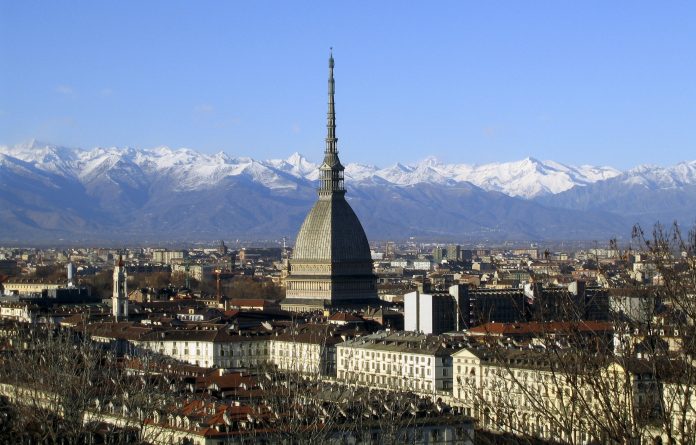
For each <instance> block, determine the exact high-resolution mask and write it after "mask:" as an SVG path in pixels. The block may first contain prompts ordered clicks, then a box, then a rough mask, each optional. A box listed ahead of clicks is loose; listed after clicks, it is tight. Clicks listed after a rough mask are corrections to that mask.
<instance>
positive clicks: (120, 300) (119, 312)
mask: <svg viewBox="0 0 696 445" xmlns="http://www.w3.org/2000/svg"><path fill="white" fill-rule="evenodd" d="M126 278H128V274H127V273H126V267H125V265H124V263H123V256H121V255H119V256H118V260H117V261H116V264H115V265H114V293H113V294H112V295H111V313H112V315H113V316H114V320H115V321H122V320H128V285H127V283H126Z"/></svg>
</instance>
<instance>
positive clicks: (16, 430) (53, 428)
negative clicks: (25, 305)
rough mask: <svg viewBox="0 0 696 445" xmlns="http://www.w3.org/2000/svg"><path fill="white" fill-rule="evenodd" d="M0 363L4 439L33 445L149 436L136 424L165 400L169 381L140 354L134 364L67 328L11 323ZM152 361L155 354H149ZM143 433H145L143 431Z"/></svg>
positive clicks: (123, 440)
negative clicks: (7, 421)
mask: <svg viewBox="0 0 696 445" xmlns="http://www.w3.org/2000/svg"><path fill="white" fill-rule="evenodd" d="M10 341H11V346H12V348H11V352H12V353H11V354H7V355H5V356H4V357H3V363H2V367H0V385H2V393H3V394H2V395H3V396H4V397H5V398H6V401H7V402H8V405H9V406H11V410H10V412H15V413H16V415H15V416H13V419H12V420H13V422H12V424H11V426H10V427H9V428H8V431H7V432H6V434H7V435H8V437H9V438H11V439H13V440H16V441H21V440H25V439H26V440H30V441H36V442H39V443H65V444H73V443H74V444H78V443H86V442H88V441H90V440H92V439H94V438H95V437H97V436H102V438H103V440H107V441H108V443H114V444H117V443H134V442H135V443H139V442H142V443H144V442H151V441H152V439H153V437H151V436H152V434H154V432H153V431H152V430H147V429H145V428H143V426H144V422H145V420H146V418H147V416H149V415H151V412H152V410H153V409H154V408H155V407H158V406H162V405H163V404H165V403H166V399H167V398H168V396H169V394H170V392H169V391H168V390H169V389H170V382H169V381H168V380H167V379H165V378H164V377H162V376H161V375H158V374H157V373H156V372H155V371H156V370H157V369H158V367H157V366H154V363H153V362H151V361H149V358H148V357H147V356H144V357H142V358H141V359H139V363H140V365H139V366H138V367H135V368H133V367H129V366H125V362H124V360H123V359H122V358H119V357H117V356H116V354H115V353H114V352H113V351H111V350H109V349H108V348H107V349H105V348H104V347H103V346H102V345H100V344H98V343H95V342H93V341H91V340H89V339H85V338H83V337H81V336H80V335H77V334H76V333H74V332H73V331H70V330H62V329H58V328H54V327H51V326H29V327H19V328H18V329H17V331H16V334H15V335H13V336H12V337H11V338H10ZM153 360H158V359H157V358H154V359H153ZM148 435H149V436H148Z"/></svg>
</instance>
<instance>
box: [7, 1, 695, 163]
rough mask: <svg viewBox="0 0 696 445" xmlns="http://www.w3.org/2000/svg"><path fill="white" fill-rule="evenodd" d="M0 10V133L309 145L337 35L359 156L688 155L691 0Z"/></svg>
mask: <svg viewBox="0 0 696 445" xmlns="http://www.w3.org/2000/svg"><path fill="white" fill-rule="evenodd" d="M399 6H400V5H399ZM0 8H2V14H0V16H1V17H2V18H0V21H1V22H2V25H3V26H1V27H0V28H2V31H0V33H1V34H0V37H2V41H3V42H5V43H3V44H1V45H2V46H0V51H1V52H2V54H3V56H2V58H3V59H4V60H5V61H6V62H7V64H6V66H8V67H9V68H10V69H7V70H4V71H3V73H2V74H0V133H2V134H3V135H4V137H3V140H1V141H0V143H1V144H8V145H13V144H16V143H19V142H22V141H25V140H28V139H31V138H37V139H39V140H43V141H46V142H49V143H54V144H58V145H66V146H77V147H81V148H85V149H88V148H91V147H93V146H138V147H154V146H160V145H168V146H171V147H173V148H178V147H184V146H185V147H189V148H193V149H197V150H200V151H202V152H205V153H213V152H217V151H224V152H227V153H229V154H230V155H233V156H234V155H247V156H252V157H254V158H256V159H271V158H285V157H286V156H287V155H288V154H290V153H292V152H294V151H298V152H300V153H302V154H305V155H309V157H310V159H312V156H311V154H313V153H316V152H317V151H318V149H319V148H320V147H321V139H322V138H323V132H324V131H325V129H324V128H323V125H322V124H321V123H318V122H320V120H318V119H317V116H320V115H321V114H322V113H323V110H324V109H325V97H324V96H323V94H321V91H320V90H318V89H317V88H316V85H317V84H319V83H320V82H322V81H325V80H323V79H321V67H322V66H323V64H324V62H325V58H326V54H327V53H328V48H329V47H330V46H333V47H334V49H335V51H336V54H337V55H339V56H340V57H339V58H338V61H339V62H338V64H339V65H338V67H339V68H340V71H339V75H338V76H337V80H338V81H339V82H340V84H341V88H340V89H339V91H337V98H338V100H339V101H340V102H341V109H340V110H339V113H338V119H339V120H340V122H341V129H342V130H341V146H342V147H343V153H344V157H345V162H347V163H351V162H359V163H370V164H376V165H380V166H387V165H391V164H393V162H395V161H401V162H405V163H409V162H410V163H412V162H416V161H418V160H420V159H423V158H425V157H427V156H436V157H438V158H439V159H441V160H443V161H444V162H451V163H454V162H457V163H471V164H483V163H488V162H500V161H511V160H516V159H522V158H525V157H527V156H531V157H535V158H539V159H552V160H555V161H558V162H562V163H566V164H571V165H580V164H593V165H610V166H612V167H616V168H619V169H625V168H630V167H633V166H635V165H638V164H645V163H649V164H657V165H671V164H675V163H677V162H679V161H683V160H690V159H692V158H693V155H691V151H692V148H691V146H693V145H694V139H695V137H694V135H693V134H692V132H689V130H688V129H689V125H690V124H689V123H690V122H692V121H693V118H694V117H695V114H696V110H695V109H694V106H693V103H694V100H693V99H694V98H696V89H695V88H694V86H693V85H692V82H691V81H690V79H692V78H693V77H694V74H696V65H695V64H694V63H693V61H691V60H690V58H689V57H688V54H689V52H688V49H689V47H690V46H692V44H693V42H694V41H696V38H695V37H696V34H695V31H694V30H693V29H689V27H688V20H687V18H688V17H689V15H690V14H689V12H690V9H692V6H691V5H680V6H675V5H670V7H669V8H665V7H663V8H659V9H658V8H651V7H650V6H647V5H645V4H635V3H631V5H630V8H629V7H626V6H625V5H619V4H616V5H609V6H607V5H603V4H594V5H587V4H584V5H583V6H582V7H581V6H577V5H567V4H566V5H556V4H550V3H539V4H535V5H531V6H530V5H512V4H507V5H485V6H483V5H458V4H454V3H443V4H440V6H439V7H438V8H437V9H433V8H431V7H426V6H425V5H416V6H412V7H409V8H403V7H398V8H397V7H395V4H393V3H384V4H380V5H368V4H358V5H355V6H353V5H352V7H347V6H346V7H342V6H326V5H321V6H317V7H314V8H312V7H310V6H299V7H298V6H296V5H292V6H290V5H284V4H281V3H277V4H276V3H273V2H267V3H262V4H254V5H239V4H227V5H223V4H218V3H205V4H204V7H202V8H199V7H196V8H193V7H190V6H188V5H185V4H182V3H174V4H170V3H167V4H166V5H165V4H164V3H148V4H147V5H141V4H138V5H137V7H136V4H135V3H127V4H126V5H125V6H124V5H123V4H119V5H118V6H116V5H104V4H101V5H93V4H89V3H71V4H70V5H69V6H67V7H66V6H65V5H50V4H41V5H40V6H39V5H38V4H31V3H22V4H19V3H17V4H13V3H10V2H2V4H1V6H0ZM28 31H29V32H28ZM10 42H12V44H11V45H10ZM182 61H185V62H182ZM656 153H659V156H656ZM313 160H314V159H313Z"/></svg>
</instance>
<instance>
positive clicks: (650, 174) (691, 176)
mask: <svg viewBox="0 0 696 445" xmlns="http://www.w3.org/2000/svg"><path fill="white" fill-rule="evenodd" d="M617 180H619V181H620V182H621V183H624V184H627V185H640V186H643V187H645V188H649V189H653V190H654V189H675V188H680V187H684V186H688V185H694V184H696V161H690V162H680V163H679V164H677V165H674V166H671V167H658V166H654V165H639V166H638V167H635V168H632V169H631V170H629V171H627V172H625V173H623V174H622V175H621V176H619V177H618V178H617Z"/></svg>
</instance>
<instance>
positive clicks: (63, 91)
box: [56, 85, 75, 96]
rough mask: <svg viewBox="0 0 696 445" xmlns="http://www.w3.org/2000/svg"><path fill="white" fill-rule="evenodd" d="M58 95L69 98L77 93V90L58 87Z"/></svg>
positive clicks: (62, 86) (68, 86)
mask: <svg viewBox="0 0 696 445" xmlns="http://www.w3.org/2000/svg"><path fill="white" fill-rule="evenodd" d="M56 93H59V94H65V95H66V96H69V95H71V94H74V93H75V90H73V88H72V87H71V86H70V85H58V86H57V87H56Z"/></svg>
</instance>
